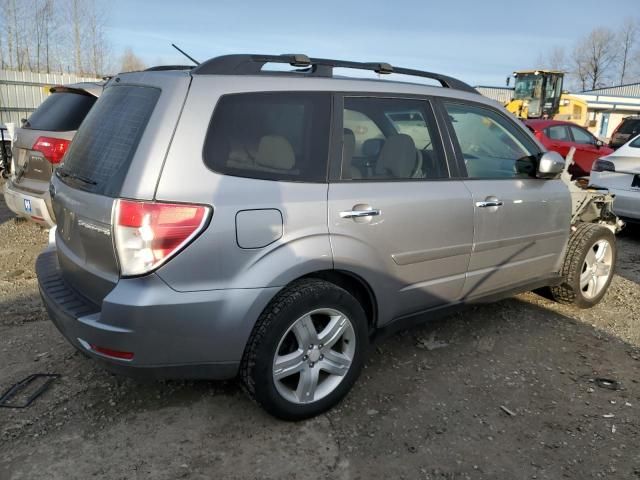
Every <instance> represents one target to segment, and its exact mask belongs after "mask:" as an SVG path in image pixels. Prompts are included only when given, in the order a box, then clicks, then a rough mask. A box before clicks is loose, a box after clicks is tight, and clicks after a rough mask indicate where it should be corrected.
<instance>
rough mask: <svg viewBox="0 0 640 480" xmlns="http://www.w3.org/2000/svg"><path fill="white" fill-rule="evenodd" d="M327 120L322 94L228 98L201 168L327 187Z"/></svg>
mask: <svg viewBox="0 0 640 480" xmlns="http://www.w3.org/2000/svg"><path fill="white" fill-rule="evenodd" d="M330 116H331V98H330V96H329V95H328V94H325V93H271V92H270V93H243V94H234V95H226V96H224V97H222V98H221V99H220V100H219V102H218V105H217V106H216V109H215V112H214V114H213V118H212V120H211V123H210V125H209V130H208V132H207V138H206V140H205V146H204V162H205V164H206V165H207V166H208V167H209V168H211V169H212V170H215V171H217V172H220V173H224V174H228V175H236V176H239V177H251V178H260V179H266V180H290V181H308V182H325V181H326V176H327V155H328V148H329V123H330Z"/></svg>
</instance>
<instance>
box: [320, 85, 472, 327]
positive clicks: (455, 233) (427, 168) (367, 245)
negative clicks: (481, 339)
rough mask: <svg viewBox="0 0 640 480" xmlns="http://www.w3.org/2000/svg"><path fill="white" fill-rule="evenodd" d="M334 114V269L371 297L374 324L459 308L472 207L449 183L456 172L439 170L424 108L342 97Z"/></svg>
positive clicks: (435, 137)
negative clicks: (360, 281)
mask: <svg viewBox="0 0 640 480" xmlns="http://www.w3.org/2000/svg"><path fill="white" fill-rule="evenodd" d="M334 111H335V112H336V117H335V119H334V120H335V121H334V124H335V127H336V130H335V135H334V137H335V138H337V139H339V140H340V141H338V142H336V145H337V149H336V151H334V152H333V158H332V169H333V171H332V172H331V178H332V181H331V183H330V185H329V233H330V238H331V246H332V250H333V256H334V265H335V268H336V269H339V270H346V271H349V272H351V273H353V274H356V275H358V276H360V277H362V278H364V279H365V280H366V281H367V282H368V283H369V284H370V285H371V286H372V287H373V289H374V291H375V295H376V296H377V303H378V305H379V309H380V311H379V318H380V322H381V323H386V322H388V321H390V320H391V319H393V318H394V317H399V316H402V315H406V314H411V313H414V312H418V311H421V310H426V309H428V308H431V307H436V306H438V305H442V304H446V303H450V302H454V301H456V300H458V299H459V298H460V295H461V293H462V287H463V285H464V278H465V273H466V270H467V265H468V263H469V258H470V254H471V242H472V239H473V207H472V203H471V196H470V194H469V191H468V190H467V189H466V188H465V186H464V184H463V182H462V181H460V180H459V179H455V178H453V177H457V170H456V169H455V164H454V165H450V164H449V163H448V162H447V151H446V150H445V148H444V146H443V143H442V141H441V134H440V129H439V125H438V123H437V122H436V120H435V116H434V112H433V108H432V105H431V102H430V101H429V100H428V99H425V98H390V97H385V98H383V97H381V96H373V95H372V96H349V95H345V96H344V97H340V98H338V99H337V100H336V105H335V107H334ZM448 153H449V154H451V151H449V152H448ZM336 165H337V167H336ZM450 167H452V168H450Z"/></svg>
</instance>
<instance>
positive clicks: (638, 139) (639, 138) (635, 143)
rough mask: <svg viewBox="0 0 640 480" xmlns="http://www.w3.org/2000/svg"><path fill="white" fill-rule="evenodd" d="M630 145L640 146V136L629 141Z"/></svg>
mask: <svg viewBox="0 0 640 480" xmlns="http://www.w3.org/2000/svg"><path fill="white" fill-rule="evenodd" d="M629 146H630V147H633V148H640V136H638V137H636V139H635V140H634V141H633V142H631V143H629Z"/></svg>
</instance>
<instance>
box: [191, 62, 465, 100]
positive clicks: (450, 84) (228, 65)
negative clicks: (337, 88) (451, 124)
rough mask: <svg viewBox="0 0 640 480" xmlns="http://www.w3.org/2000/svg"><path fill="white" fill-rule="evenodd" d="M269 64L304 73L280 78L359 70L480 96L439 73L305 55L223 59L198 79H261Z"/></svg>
mask: <svg viewBox="0 0 640 480" xmlns="http://www.w3.org/2000/svg"><path fill="white" fill-rule="evenodd" d="M266 63H284V64H289V65H291V66H292V67H297V68H300V69H301V70H297V71H293V72H277V73H279V74H287V73H289V74H294V75H299V74H300V73H302V74H304V75H307V76H313V77H332V76H333V69H334V68H353V69H357V70H369V71H373V72H376V73H379V74H389V73H399V74H402V75H410V76H413V77H422V78H430V79H432V80H436V81H438V82H439V83H440V84H441V85H442V86H443V87H445V88H453V89H456V90H463V91H465V92H472V93H478V92H477V91H476V90H475V89H474V88H473V87H471V86H470V85H467V84H466V83H464V82H462V81H460V80H458V79H456V78H453V77H448V76H446V75H440V74H439V73H433V72H424V71H422V70H414V69H411V68H402V67H394V66H392V65H389V64H388V63H374V62H367V63H364V62H350V61H347V60H332V59H328V58H309V57H307V56H306V55H302V54H285V55H252V54H243V55H223V56H221V57H215V58H212V59H210V60H207V61H206V62H203V63H202V64H200V65H199V66H197V67H195V68H194V69H193V74H194V75H259V74H261V73H270V74H272V73H275V72H264V71H263V70H262V67H263V66H264V64H266Z"/></svg>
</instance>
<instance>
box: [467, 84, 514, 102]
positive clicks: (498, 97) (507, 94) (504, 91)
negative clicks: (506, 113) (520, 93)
mask: <svg viewBox="0 0 640 480" xmlns="http://www.w3.org/2000/svg"><path fill="white" fill-rule="evenodd" d="M475 89H476V90H477V91H478V92H479V93H480V94H481V95H484V96H485V97H488V98H490V99H492V100H495V101H496V102H499V103H502V104H505V103H508V102H510V101H511V99H512V98H513V88H508V87H475Z"/></svg>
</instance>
